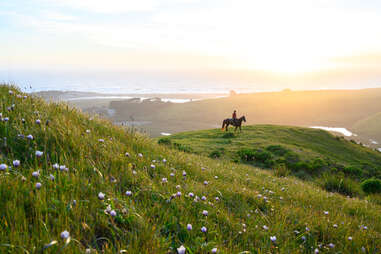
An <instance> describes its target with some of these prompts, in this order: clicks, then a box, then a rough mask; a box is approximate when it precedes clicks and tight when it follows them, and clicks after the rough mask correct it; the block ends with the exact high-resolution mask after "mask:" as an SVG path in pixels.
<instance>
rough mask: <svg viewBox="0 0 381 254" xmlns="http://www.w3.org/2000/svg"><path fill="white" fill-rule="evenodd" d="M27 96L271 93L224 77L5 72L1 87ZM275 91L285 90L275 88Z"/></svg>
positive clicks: (0, 73) (239, 79) (248, 82)
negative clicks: (5, 85)
mask: <svg viewBox="0 0 381 254" xmlns="http://www.w3.org/2000/svg"><path fill="white" fill-rule="evenodd" d="M1 82H6V83H15V84H17V85H18V86H19V87H20V88H21V89H22V90H24V91H25V92H39V91H50V90H58V91H82V92H97V93H103V94H104V93H106V94H107V93H113V94H158V93H159V94H160V93H162V94H176V93H181V94H192V93H198V94H228V93H229V91H230V90H234V91H236V92H238V93H249V92H259V91H269V87H268V86H264V85H261V84H259V83H254V82H253V81H252V80H250V79H244V78H242V77H239V76H234V75H230V76H229V75H225V76H223V77H222V75H221V73H205V72H180V71H177V72H170V71H47V70H46V71H22V70H13V71H2V70H0V83H1ZM272 90H273V91H277V90H281V87H278V88H276V87H273V88H272Z"/></svg>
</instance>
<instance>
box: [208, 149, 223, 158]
mask: <svg viewBox="0 0 381 254" xmlns="http://www.w3.org/2000/svg"><path fill="white" fill-rule="evenodd" d="M221 156H222V152H221V151H219V150H214V151H212V152H211V153H210V154H209V157H210V158H220V157H221Z"/></svg>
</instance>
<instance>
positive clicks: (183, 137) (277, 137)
mask: <svg viewBox="0 0 381 254" xmlns="http://www.w3.org/2000/svg"><path fill="white" fill-rule="evenodd" d="M168 139H170V140H171V141H172V143H178V144H181V145H184V146H188V147H190V148H191V149H193V150H194V152H195V153H198V154H203V155H208V154H209V152H210V151H213V150H224V151H225V153H224V157H225V158H228V159H230V158H234V157H235V156H236V153H237V151H238V150H240V149H243V148H249V149H264V148H266V147H268V146H270V145H281V146H282V147H284V148H286V149H289V150H291V151H293V152H295V153H297V154H298V155H300V156H301V157H302V158H305V159H314V158H316V157H322V158H327V159H330V160H333V161H336V162H339V163H342V164H343V165H361V164H363V163H368V164H371V165H372V166H379V165H381V153H379V152H377V151H373V150H371V149H368V148H366V147H362V146H360V145H357V144H354V143H352V142H349V141H347V140H345V139H342V138H339V137H335V136H333V135H332V134H330V133H328V132H326V131H324V130H318V129H311V128H302V127H294V126H279V125H251V126H244V130H243V132H242V133H239V132H236V133H234V132H227V133H225V132H222V131H221V130H220V129H212V130H203V131H191V132H183V133H177V134H174V135H172V136H170V137H168Z"/></svg>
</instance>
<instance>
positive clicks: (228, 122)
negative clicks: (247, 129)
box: [222, 116, 246, 131]
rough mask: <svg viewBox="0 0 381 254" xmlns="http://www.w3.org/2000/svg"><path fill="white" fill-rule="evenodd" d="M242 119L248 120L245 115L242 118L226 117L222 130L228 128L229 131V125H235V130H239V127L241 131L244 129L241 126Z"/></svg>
mask: <svg viewBox="0 0 381 254" xmlns="http://www.w3.org/2000/svg"><path fill="white" fill-rule="evenodd" d="M242 121H244V122H246V118H245V116H242V117H240V118H238V119H235V120H234V119H232V118H226V119H225V120H224V121H223V122H222V130H224V129H225V130H226V131H228V126H229V125H233V126H235V129H234V131H236V130H237V128H239V130H240V131H242V128H241V126H242Z"/></svg>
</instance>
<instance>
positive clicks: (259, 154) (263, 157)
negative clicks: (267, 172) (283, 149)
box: [254, 151, 273, 163]
mask: <svg viewBox="0 0 381 254" xmlns="http://www.w3.org/2000/svg"><path fill="white" fill-rule="evenodd" d="M254 157H255V160H256V161H258V162H262V163H264V162H266V161H268V160H271V159H272V157H273V156H272V155H271V153H269V152H266V151H256V152H255V153H254Z"/></svg>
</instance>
